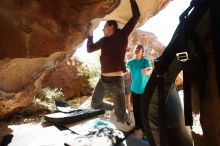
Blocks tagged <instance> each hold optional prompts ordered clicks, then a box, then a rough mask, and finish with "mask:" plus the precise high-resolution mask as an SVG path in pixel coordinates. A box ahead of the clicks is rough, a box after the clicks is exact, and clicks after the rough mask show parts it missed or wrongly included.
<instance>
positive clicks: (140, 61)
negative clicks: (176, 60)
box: [127, 45, 152, 133]
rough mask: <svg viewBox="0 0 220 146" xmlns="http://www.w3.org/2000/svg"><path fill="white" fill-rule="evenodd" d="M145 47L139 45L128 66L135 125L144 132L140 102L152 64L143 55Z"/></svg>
mask: <svg viewBox="0 0 220 146" xmlns="http://www.w3.org/2000/svg"><path fill="white" fill-rule="evenodd" d="M143 54H144V47H143V46H142V45H138V46H137V47H136V49H135V55H136V56H135V58H134V59H132V60H130V61H129V62H128V63H127V68H128V70H129V71H130V73H131V97H132V101H133V112H134V119H135V127H136V130H137V131H139V132H138V133H140V132H141V133H142V131H143V129H144V128H143V124H142V116H141V109H140V103H141V102H142V100H141V96H142V94H143V93H144V89H145V86H146V84H147V81H148V78H149V75H150V74H151V70H152V66H151V62H150V60H149V59H147V58H144V57H143Z"/></svg>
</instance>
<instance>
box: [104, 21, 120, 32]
mask: <svg viewBox="0 0 220 146" xmlns="http://www.w3.org/2000/svg"><path fill="white" fill-rule="evenodd" d="M106 23H107V24H108V26H113V28H114V30H117V29H118V23H117V22H116V21H115V20H108V21H107V22H106Z"/></svg>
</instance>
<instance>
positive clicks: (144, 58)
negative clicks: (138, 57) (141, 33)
mask: <svg viewBox="0 0 220 146" xmlns="http://www.w3.org/2000/svg"><path fill="white" fill-rule="evenodd" d="M142 59H143V60H144V61H150V59H149V58H146V57H143V58H142Z"/></svg>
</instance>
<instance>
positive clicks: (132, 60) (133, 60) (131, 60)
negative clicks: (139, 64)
mask: <svg viewBox="0 0 220 146" xmlns="http://www.w3.org/2000/svg"><path fill="white" fill-rule="evenodd" d="M135 60H136V59H135V58H132V59H130V60H128V62H135Z"/></svg>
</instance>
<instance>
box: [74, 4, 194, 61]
mask: <svg viewBox="0 0 220 146" xmlns="http://www.w3.org/2000/svg"><path fill="white" fill-rule="evenodd" d="M190 2H191V0H172V1H171V2H170V3H169V4H168V5H167V6H166V7H165V8H164V9H163V10H161V11H160V12H159V13H158V14H156V15H155V16H153V17H151V18H150V19H149V20H148V21H147V22H146V23H145V24H144V25H143V26H141V27H140V28H138V29H140V30H142V31H148V32H152V33H154V34H155V35H156V37H157V38H158V40H159V41H160V42H161V43H162V44H163V45H164V46H167V45H168V43H169V41H170V39H171V38H172V35H173V33H174V31H175V29H176V27H177V25H178V24H179V16H180V15H181V14H182V12H183V11H184V10H185V9H186V8H187V7H188V6H189V5H190ZM104 24H105V22H104V21H102V22H101V23H100V24H99V26H98V27H97V28H96V29H95V30H94V32H93V34H94V36H93V37H94V39H93V40H94V42H95V41H97V40H99V39H100V38H101V37H103V31H102V29H103V27H104ZM86 42H87V40H85V41H84V42H83V44H82V46H81V48H79V49H77V52H76V53H75V54H74V56H77V57H79V59H80V60H81V61H85V62H90V61H91V60H89V58H91V57H92V56H96V55H97V53H90V54H89V53H87V52H86Z"/></svg>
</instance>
